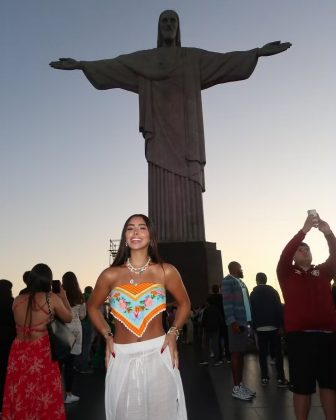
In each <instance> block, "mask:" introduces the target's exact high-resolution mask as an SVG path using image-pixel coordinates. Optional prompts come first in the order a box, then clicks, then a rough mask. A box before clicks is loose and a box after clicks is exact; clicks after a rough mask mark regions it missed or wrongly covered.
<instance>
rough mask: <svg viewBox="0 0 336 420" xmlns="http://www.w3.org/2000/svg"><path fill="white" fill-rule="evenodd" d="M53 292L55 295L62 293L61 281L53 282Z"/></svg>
mask: <svg viewBox="0 0 336 420" xmlns="http://www.w3.org/2000/svg"><path fill="white" fill-rule="evenodd" d="M51 290H52V292H53V293H61V281H60V280H53V281H52V283H51Z"/></svg>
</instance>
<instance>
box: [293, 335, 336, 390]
mask: <svg viewBox="0 0 336 420" xmlns="http://www.w3.org/2000/svg"><path fill="white" fill-rule="evenodd" d="M286 342H287V354H288V365H289V381H290V385H289V389H290V390H291V391H292V392H295V393H296V394H303V395H309V394H313V393H314V392H315V391H316V381H317V382H318V384H319V387H320V388H328V389H336V333H324V332H292V333H288V334H287V336H286Z"/></svg>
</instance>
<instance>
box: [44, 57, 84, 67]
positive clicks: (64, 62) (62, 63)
mask: <svg viewBox="0 0 336 420" xmlns="http://www.w3.org/2000/svg"><path fill="white" fill-rule="evenodd" d="M49 66H50V67H52V68H53V69H58V70H81V69H82V66H81V63H80V61H77V60H75V59H73V58H60V59H59V60H58V61H52V62H51V63H49Z"/></svg>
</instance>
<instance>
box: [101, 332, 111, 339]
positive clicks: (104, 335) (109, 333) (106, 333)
mask: <svg viewBox="0 0 336 420" xmlns="http://www.w3.org/2000/svg"><path fill="white" fill-rule="evenodd" d="M103 337H104V338H105V340H106V339H107V338H109V337H112V338H113V333H112V331H106V332H105V334H103Z"/></svg>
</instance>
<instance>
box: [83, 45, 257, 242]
mask: <svg viewBox="0 0 336 420" xmlns="http://www.w3.org/2000/svg"><path fill="white" fill-rule="evenodd" d="M257 61H258V56H257V49H254V50H250V51H238V52H229V53H224V54H222V53H217V52H210V51H205V50H201V49H197V48H183V47H182V48H180V47H176V48H165V47H163V48H154V49H151V50H145V51H138V52H135V53H132V54H126V55H121V56H119V57H117V58H114V59H106V60H98V61H81V64H82V69H83V72H84V74H85V75H86V77H87V78H88V80H89V81H90V82H91V83H92V85H93V86H94V87H95V88H97V89H113V88H121V89H125V90H128V91H131V92H134V93H137V94H138V95H139V107H140V131H141V132H142V134H143V136H144V138H145V155H146V159H147V162H148V166H149V170H148V203H149V208H148V215H149V217H150V218H151V219H152V220H153V222H154V223H155V225H156V227H157V230H158V238H159V241H170V242H173V241H174V242H175V241H186V242H189V241H204V240H205V232H204V216H203V203H202V192H204V191H205V185H204V165H205V146H204V130H203V115H202V100H201V90H202V89H207V88H209V87H211V86H214V85H216V84H219V83H227V82H234V81H238V80H244V79H247V78H248V77H249V76H250V75H251V74H252V73H253V71H254V69H255V66H256V64H257Z"/></svg>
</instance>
